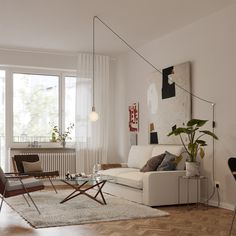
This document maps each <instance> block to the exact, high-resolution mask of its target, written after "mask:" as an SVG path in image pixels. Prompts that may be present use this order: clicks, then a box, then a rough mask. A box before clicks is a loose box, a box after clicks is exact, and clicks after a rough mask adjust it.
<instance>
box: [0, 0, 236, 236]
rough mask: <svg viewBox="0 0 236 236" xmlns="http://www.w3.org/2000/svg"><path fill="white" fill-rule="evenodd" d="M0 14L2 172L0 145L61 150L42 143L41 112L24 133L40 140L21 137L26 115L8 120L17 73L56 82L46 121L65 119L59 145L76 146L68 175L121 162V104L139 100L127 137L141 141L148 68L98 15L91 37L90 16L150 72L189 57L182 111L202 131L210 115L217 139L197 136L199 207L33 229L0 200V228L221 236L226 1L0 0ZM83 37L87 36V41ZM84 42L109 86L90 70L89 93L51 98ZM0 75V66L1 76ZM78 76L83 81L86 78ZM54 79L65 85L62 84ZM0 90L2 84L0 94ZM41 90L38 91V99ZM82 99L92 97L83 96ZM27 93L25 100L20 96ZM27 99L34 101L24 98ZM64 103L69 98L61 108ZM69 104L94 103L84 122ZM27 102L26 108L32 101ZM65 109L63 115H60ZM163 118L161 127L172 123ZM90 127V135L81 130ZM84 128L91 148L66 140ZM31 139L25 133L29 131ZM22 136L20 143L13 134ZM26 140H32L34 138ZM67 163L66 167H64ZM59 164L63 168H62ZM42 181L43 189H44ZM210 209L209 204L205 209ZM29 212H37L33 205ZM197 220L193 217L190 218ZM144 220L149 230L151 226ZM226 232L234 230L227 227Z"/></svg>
mask: <svg viewBox="0 0 236 236" xmlns="http://www.w3.org/2000/svg"><path fill="white" fill-rule="evenodd" d="M0 11H1V16H0V18H1V21H0V22H1V25H0V27H1V32H2V36H1V39H0V65H1V66H0V78H1V79H2V78H4V80H5V84H4V88H3V87H2V88H1V91H0V92H1V97H2V96H5V94H6V96H5V99H6V100H5V106H3V107H2V112H1V117H5V118H4V119H3V118H1V119H2V121H1V127H2V130H4V132H2V133H1V136H2V137H4V139H2V140H1V159H0V163H1V167H3V169H4V171H7V172H8V171H12V166H11V165H12V162H11V160H10V158H9V155H8V150H9V149H11V151H13V152H14V151H15V150H16V149H17V148H18V149H20V148H23V147H24V148H28V145H37V148H38V149H40V148H50V147H53V148H54V149H57V148H58V150H59V149H60V150H61V149H62V147H61V144H60V142H55V143H54V142H50V138H51V133H50V127H51V126H50V124H49V123H50V122H53V121H54V120H52V118H51V116H47V118H45V119H42V121H41V122H42V123H39V124H40V125H41V127H42V128H43V129H41V130H37V131H34V132H38V133H39V132H42V131H43V132H42V133H40V135H38V136H47V140H46V141H45V140H43V141H40V139H39V140H38V139H37V140H36V139H35V140H32V139H28V138H27V137H26V136H25V135H22V133H23V131H25V123H26V122H28V123H30V122H29V120H28V117H27V116H19V119H17V120H16V119H15V118H14V115H13V113H14V111H15V110H13V109H15V108H16V107H17V106H18V105H16V104H18V103H15V100H17V99H18V98H19V97H17V98H14V96H12V95H13V94H14V92H15V90H16V89H17V88H20V89H22V88H23V87H24V86H22V87H19V86H18V85H17V86H18V87H17V86H14V81H15V80H16V79H17V76H19V75H21V74H24V75H28V74H31V75H39V74H40V75H47V76H48V77H47V80H48V81H49V77H53V76H55V77H57V78H56V80H57V81H60V82H58V83H57V84H56V86H57V87H56V88H57V89H58V90H60V91H62V92H59V94H53V95H52V96H55V97H56V96H57V97H56V98H57V99H55V101H56V102H55V101H53V97H50V99H51V100H50V101H53V104H56V105H55V106H57V103H59V104H61V105H58V106H57V107H58V110H57V114H60V116H61V117H59V118H58V119H57V120H56V119H55V124H56V125H58V126H59V128H60V129H62V128H64V129H66V128H67V127H68V126H69V124H70V123H73V124H75V127H73V129H72V131H71V134H70V136H71V137H72V140H67V143H66V149H68V151H71V150H72V149H75V150H76V151H75V152H77V147H78V146H79V145H82V146H79V148H78V149H79V150H80V151H79V153H80V157H79V160H76V164H75V165H73V167H72V170H71V171H70V172H71V173H73V171H75V172H76V173H82V172H85V173H86V174H87V173H90V172H91V171H92V169H91V168H92V166H93V165H94V164H95V163H97V162H102V163H126V162H127V161H128V156H129V151H130V147H131V132H129V129H128V123H129V113H128V112H129V111H128V107H129V106H130V105H131V104H133V103H138V105H139V127H138V132H137V133H135V135H136V136H135V142H136V143H137V144H138V145H148V144H149V125H150V116H149V112H148V105H147V87H148V84H149V79H150V76H152V75H153V73H158V72H157V71H155V70H154V68H153V67H152V66H150V65H149V64H148V63H147V62H145V61H144V60H143V59H142V58H141V57H140V56H138V55H137V53H135V52H134V51H133V50H131V49H130V48H129V47H127V45H125V44H124V42H122V41H121V40H120V39H119V38H117V37H116V36H115V35H114V34H113V33H112V32H111V31H110V30H109V29H108V28H107V27H106V26H104V24H103V23H102V22H101V21H100V20H98V19H95V35H93V23H94V22H93V17H94V16H98V17H99V19H101V20H102V21H103V22H105V23H106V24H107V25H108V26H109V27H111V28H112V29H113V30H114V31H115V32H117V33H118V35H120V36H122V38H123V39H125V41H126V42H128V43H129V44H130V45H131V46H132V47H134V48H135V49H136V50H137V51H138V52H139V53H140V54H141V55H142V56H143V57H144V58H145V59H147V60H148V62H150V63H151V64H153V65H154V66H155V67H156V68H158V69H159V70H162V69H164V68H167V67H169V66H172V65H179V64H181V63H184V62H190V68H191V76H190V81H191V90H189V91H187V92H189V93H191V94H192V95H193V96H192V98H191V103H192V104H191V105H192V106H191V115H192V118H199V119H203V120H208V121H209V122H208V123H207V129H209V130H211V129H212V127H211V123H212V122H211V121H214V123H215V127H214V132H215V134H216V135H217V136H218V138H219V140H216V141H214V144H213V143H212V140H211V139H207V141H208V146H207V147H206V148H205V157H204V159H203V160H201V175H203V176H206V177H207V178H208V187H209V195H210V197H211V198H210V199H209V205H210V206H209V209H206V208H204V206H203V207H202V208H203V209H201V207H199V208H200V209H195V208H194V209H193V210H192V209H191V210H188V209H187V207H186V206H183V208H182V206H181V207H176V206H174V207H173V208H172V207H171V206H167V207H158V206H157V209H160V210H163V211H166V212H168V213H169V214H170V216H167V217H157V218H151V219H149V218H145V219H144V220H143V219H138V220H132V219H131V220H127V221H126V220H123V221H114V222H107V221H106V222H105V223H104V222H102V223H95V224H84V225H79V224H78V225H73V226H68V227H64V226H63V227H56V228H50V227H49V228H47V227H46V228H44V229H40V230H38V229H34V228H33V227H31V226H30V225H28V224H27V223H26V222H25V221H24V220H23V219H22V218H21V217H20V216H19V215H18V214H17V213H16V211H14V210H12V209H11V208H10V207H9V206H8V205H6V204H4V203H3V209H2V211H1V213H0V222H1V223H0V232H1V235H27V234H28V235H36V234H37V235H44V234H52V235H53V234H57V235H60V234H65V233H69V234H70V235H73V234H75V235H100V234H102V235H128V233H129V235H132V234H131V233H130V232H132V233H133V235H144V233H146V234H145V235H176V234H179V235H210V234H213V235H228V231H229V228H230V225H231V220H232V217H233V210H234V206H235V200H234V199H235V197H236V189H235V180H234V178H233V175H232V174H231V172H230V169H229V167H228V159H229V158H230V157H233V156H235V155H234V153H235V152H236V150H235V145H234V139H235V134H234V130H233V127H235V122H234V121H235V116H236V113H235V112H234V110H233V109H232V108H231V107H232V105H233V96H232V94H233V92H234V86H233V84H235V82H234V78H233V75H232V74H233V72H232V71H233V68H234V66H235V61H236V50H235V39H236V32H235V22H236V16H235V12H236V3H235V1H233V0H224V1H222V0H207V1H186V0H176V1H174V0H172V1H171V0H170V1H164V0H156V1H155V0H149V1H144V0H140V1H135V0H128V1H116V0H112V1H105V0H98V1H95V0H94V1H92V0H91V1H80V0H79V1H75V0H70V1H63V0H61V1H55V0H51V1H40V2H37V3H36V2H32V1H29V0H24V1H21V2H17V1H4V0H3V1H1V10H0ZM93 39H94V40H95V47H94V48H93ZM93 49H94V51H95V54H96V55H98V56H100V55H102V56H104V57H106V58H105V63H108V65H109V67H108V68H109V69H108V71H107V70H106V71H103V73H104V74H105V75H106V76H107V75H109V76H108V77H109V83H108V84H106V86H103V88H101V86H100V85H99V83H98V81H99V79H100V78H99V75H97V74H96V73H95V76H94V77H93V79H94V80H93V81H90V82H89V85H88V86H90V87H89V88H90V90H89V91H90V92H89V94H86V93H85V94H83V95H81V96H78V97H76V99H75V100H73V101H72V100H66V99H67V98H68V97H66V96H64V97H63V98H61V97H60V95H63V93H65V94H66V93H67V92H68V91H69V93H71V94H72V93H74V92H73V91H74V90H66V88H67V87H66V86H67V84H66V83H65V84H64V85H62V86H61V84H63V82H61V81H63V80H64V79H65V80H66V79H68V81H70V82H71V83H72V84H73V81H74V78H75V77H76V76H77V75H78V71H84V68H83V67H82V64H83V63H79V62H82V61H83V60H85V59H84V58H85V55H87V56H88V57H89V59H88V61H89V62H88V63H89V66H91V65H92V64H93V61H92V60H91V58H92V52H93ZM78 54H80V55H81V56H78ZM108 58H109V59H108ZM92 59H93V58H92ZM107 59H108V62H107V61H106V60H107ZM95 62H96V64H95V65H96V66H97V63H98V62H99V59H97V58H96V61H95ZM95 70H96V68H95ZM1 72H2V73H3V72H4V73H3V74H1ZM89 73H90V77H91V73H92V72H91V71H89ZM14 76H15V77H14ZM81 77H82V78H84V77H85V78H86V76H84V77H83V76H81ZM71 78H72V79H71ZM22 81H23V80H22ZM83 82H85V81H83ZM93 82H94V83H95V84H93ZM22 84H23V82H22ZM68 84H69V82H68ZM23 85H25V84H23ZM48 85H50V86H48ZM83 85H84V84H83ZM47 86H48V88H49V87H50V89H47V91H50V92H52V91H53V86H54V85H51V84H47ZM60 86H61V87H60ZM63 86H64V89H65V90H63ZM74 87H75V86H74ZM5 88H6V91H3V89H5ZM87 88H88V87H87ZM20 89H19V92H20ZM75 90H76V89H75ZM63 91H64V92H63ZM83 92H85V90H84V91H83ZM44 95H45V94H41V96H44ZM85 96H90V97H92V98H90V100H88V101H87V98H86V99H85ZM55 97H54V98H55ZM196 97H200V98H201V99H203V100H207V101H211V102H212V103H214V108H213V105H212V103H208V102H204V101H202V100H201V99H198V98H196ZM28 99H29V100H30V98H28ZM93 99H94V101H93ZM59 100H60V101H59ZM31 101H34V102H35V103H36V100H33V98H32V99H31ZM41 102H42V103H40V105H42V104H43V102H44V100H43V99H41ZM72 102H73V105H71V106H70V104H72ZM77 102H78V103H77ZM74 103H76V104H77V105H78V104H79V105H78V106H85V107H86V108H87V110H88V109H89V110H91V106H92V105H94V106H95V108H96V111H97V112H98V114H99V120H98V121H97V122H94V123H92V124H91V123H90V122H89V121H87V120H86V121H84V120H82V121H80V122H81V123H78V121H77V120H76V119H75V118H73V117H75V115H74V114H75V112H76V111H75V108H73V109H74V110H73V109H72V107H73V106H74ZM14 104H15V105H14ZM36 104H38V103H36ZM63 104H64V105H63ZM32 105H34V104H33V102H32ZM37 106H39V105H37ZM63 106H64V107H63ZM74 107H75V106H74ZM50 109H51V107H48V108H45V109H41V110H40V112H41V113H42V114H45V115H46V113H48V111H49V110H50ZM68 109H69V110H68ZM213 109H214V113H213ZM43 110H45V111H46V112H44V111H43ZM85 110H86V109H85ZM87 110H86V111H87ZM16 112H18V113H19V114H22V113H23V112H24V111H22V110H18V109H17V110H16ZM43 112H44V113H43ZM166 113H168V111H166ZM37 114H38V113H37ZM67 114H69V115H68V116H67ZM213 114H214V117H213ZM52 117H54V116H52ZM86 118H87V117H86ZM3 120H4V121H3ZM34 122H35V121H34ZM19 124H20V125H19ZM22 124H24V126H23V125H22ZM26 124H27V123H26ZM17 125H19V126H20V127H21V128H22V129H21V130H20V129H19V132H18V129H17V128H15V126H17ZM167 125H168V127H169V131H171V129H172V125H171V124H167ZM43 126H45V127H43ZM32 127H33V126H32ZM81 127H82V128H81ZM48 129H49V130H48ZM90 129H91V132H90V131H88V132H85V131H84V130H90ZM45 130H46V131H45ZM98 130H99V131H98ZM91 133H92V134H94V135H95V136H94V137H95V139H96V140H99V141H97V142H96V143H93V144H89V145H93V146H88V144H87V143H85V142H77V141H76V140H75V139H74V136H75V137H76V135H79V139H85V140H86V139H88V137H90V135H91ZM24 134H25V133H24ZM82 134H83V135H84V136H83V137H82ZM30 135H31V134H30ZM31 136H35V133H32V135H31ZM15 137H20V139H21V140H20V139H19V140H20V141H17V139H15ZM77 138H78V137H77ZM22 139H24V140H23V141H22ZM32 141H36V143H34V142H32ZM74 143H75V144H76V145H74ZM161 144H166V143H161ZM100 145H103V147H104V150H105V151H104V150H99V151H98V153H97V154H96V155H94V156H95V158H94V160H89V161H86V160H87V159H86V158H87V157H88V156H92V155H93V151H94V147H100ZM89 147H93V149H92V151H91V150H87V152H85V150H86V149H88V148H89ZM13 149H14V150H13ZM76 158H77V157H76ZM73 168H75V169H74V170H73ZM67 170H68V169H65V171H67ZM63 176H64V174H63ZM213 177H214V178H213ZM215 182H217V183H218V184H219V188H217V189H215ZM105 186H106V185H105ZM47 188H50V187H48V186H47V187H46V189H47ZM58 188H59V191H58V192H60V190H61V189H60V188H61V187H60V186H59V187H58ZM43 191H44V190H43ZM43 191H42V192H43ZM62 191H63V190H62ZM34 194H36V192H35V193H32V197H33V198H34ZM125 194H126V193H124V195H125ZM211 195H212V196H211ZM53 196H54V195H53ZM205 196H206V192H205V188H204V186H202V185H201V197H202V199H203V200H206V198H205ZM19 198H20V197H19ZM78 198H79V197H78ZM9 199H10V198H9ZM75 199H77V198H75ZM105 199H106V197H105ZM36 203H37V201H36ZM68 203H69V202H68ZM26 206H27V205H26ZM37 206H38V207H39V209H40V203H37ZM212 206H215V208H212V209H211V208H210V207H212ZM190 207H192V206H190ZM154 209H155V208H154ZM35 214H36V215H37V211H35ZM204 216H205V217H206V218H207V219H208V220H206V218H205V222H204ZM168 217H172V218H171V220H173V222H174V223H173V226H170V228H168V227H169V223H168ZM190 217H193V219H192V221H191V224H189V225H188V227H187V226H186V225H185V224H184V220H188V219H189V218H190ZM178 218H181V220H182V221H181V227H180V229H178V223H180V222H179V221H178ZM199 218H200V220H199ZM222 218H224V220H222ZM169 220H170V219H169ZM198 220H199V224H197V223H193V222H195V221H198ZM221 220H222V222H221ZM220 222H221V223H220ZM200 223H201V224H202V225H204V224H206V225H204V226H205V227H206V231H205V232H204V229H199V230H200V232H201V233H199V232H195V231H196V229H197V228H198V227H199V225H200ZM154 224H155V225H157V227H154V226H153V225H154ZM186 224H188V223H186ZM215 225H217V227H218V228H217V227H216V226H215ZM124 226H126V227H127V228H126V230H127V231H125V230H124V228H123V227H124ZM214 226H215V229H214ZM148 227H151V228H152V230H150V231H145V230H144V229H145V228H148ZM171 227H173V228H171ZM101 228H103V230H104V231H103V230H102V229H101ZM167 228H168V229H167ZM235 230H236V229H234V232H236V231H235ZM134 232H135V233H134ZM176 232H177V233H176Z"/></svg>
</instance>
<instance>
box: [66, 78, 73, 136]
mask: <svg viewBox="0 0 236 236" xmlns="http://www.w3.org/2000/svg"><path fill="white" fill-rule="evenodd" d="M75 102H76V78H75V77H67V76H66V77H65V128H67V127H69V125H70V124H71V123H73V124H75V109H76V107H75V104H76V103H75ZM71 137H72V140H74V137H75V129H73V130H72V133H71Z"/></svg>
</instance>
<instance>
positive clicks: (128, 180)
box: [99, 145, 200, 206]
mask: <svg viewBox="0 0 236 236" xmlns="http://www.w3.org/2000/svg"><path fill="white" fill-rule="evenodd" d="M165 151H168V152H170V153H172V154H175V155H179V154H180V153H181V152H182V151H183V147H182V146H180V145H146V146H140V145H138V146H132V147H131V149H130V152H129V156H128V162H127V163H123V164H122V167H121V168H111V169H106V170H102V169H101V167H102V165H100V169H101V170H99V174H101V175H106V176H110V179H111V180H110V181H108V182H107V183H106V184H105V185H104V188H103V191H104V192H106V193H109V194H112V195H115V196H119V197H122V198H125V199H128V200H131V201H134V202H138V203H141V204H144V205H148V206H160V205H173V204H178V178H179V176H184V175H185V170H184V166H185V160H182V161H181V162H180V163H179V164H178V165H177V167H176V170H174V171H151V172H145V173H144V172H140V169H141V168H142V167H143V166H144V165H145V164H146V162H147V161H148V160H149V159H150V158H151V157H153V156H157V155H160V154H162V153H164V152H165ZM196 184H197V183H196V182H195V181H189V190H188V191H187V181H186V180H185V179H180V191H179V192H180V198H179V200H180V203H181V204H183V203H187V193H189V202H190V203H194V202H196V201H197V185H196ZM199 196H200V191H199Z"/></svg>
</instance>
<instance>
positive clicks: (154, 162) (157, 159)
mask: <svg viewBox="0 0 236 236" xmlns="http://www.w3.org/2000/svg"><path fill="white" fill-rule="evenodd" d="M164 157H165V153H162V154H160V155H158V156H154V157H152V158H151V159H149V160H148V161H147V163H146V164H145V165H144V167H143V168H142V169H141V170H140V172H148V171H156V169H157V168H158V166H159V165H160V164H161V163H162V161H163V159H164Z"/></svg>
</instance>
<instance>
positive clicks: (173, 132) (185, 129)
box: [167, 127, 191, 136]
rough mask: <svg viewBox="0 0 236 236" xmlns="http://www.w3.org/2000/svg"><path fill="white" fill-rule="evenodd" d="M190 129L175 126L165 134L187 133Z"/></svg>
mask: <svg viewBox="0 0 236 236" xmlns="http://www.w3.org/2000/svg"><path fill="white" fill-rule="evenodd" d="M190 132H191V131H190V130H189V129H188V128H184V127H179V128H176V129H175V130H173V131H172V132H170V133H169V134H168V135H167V136H171V135H173V134H174V135H180V134H183V133H185V134H189V133H190Z"/></svg>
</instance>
